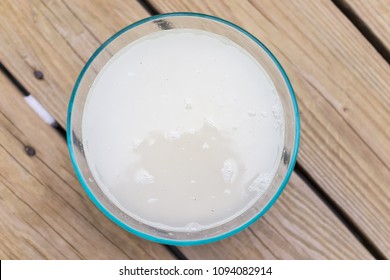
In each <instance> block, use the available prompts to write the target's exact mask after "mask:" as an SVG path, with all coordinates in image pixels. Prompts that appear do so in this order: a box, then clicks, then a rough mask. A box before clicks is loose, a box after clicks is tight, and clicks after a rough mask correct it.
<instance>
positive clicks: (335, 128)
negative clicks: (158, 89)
mask: <svg viewBox="0 0 390 280" xmlns="http://www.w3.org/2000/svg"><path fill="white" fill-rule="evenodd" d="M151 3H152V4H153V5H154V6H155V7H156V8H157V9H158V10H159V11H160V12H173V11H192V12H203V13H208V14H213V15H216V16H220V17H223V18H225V19H228V20H231V21H232V22H234V23H237V24H238V25H241V26H242V27H244V28H245V29H247V30H248V31H249V32H251V33H253V34H254V35H255V36H257V37H258V38H259V39H260V40H262V41H263V42H264V43H265V44H266V45H267V46H269V48H270V49H271V51H273V52H274V53H275V54H276V56H277V57H278V58H279V60H280V61H281V63H282V65H284V66H285V68H286V70H287V73H288V75H289V77H290V78H291V81H292V84H293V87H294V88H295V90H296V94H297V97H298V101H299V106H300V112H301V119H302V138H301V139H302V141H301V148H300V154H299V162H300V164H301V165H302V166H303V167H304V168H305V169H306V170H307V172H308V173H309V174H310V175H311V176H312V177H313V179H314V180H316V181H317V183H318V184H319V185H320V186H321V187H322V188H323V189H324V190H325V191H326V193H327V194H328V195H330V197H331V198H332V199H333V200H334V201H335V202H336V203H337V204H338V205H339V206H341V208H342V209H343V210H344V211H345V212H346V213H347V215H349V216H350V217H351V219H352V220H353V221H354V223H355V224H356V225H357V226H358V227H359V228H360V229H361V230H362V231H363V232H364V234H366V235H367V237H368V238H369V239H371V241H372V242H373V243H374V244H375V245H376V246H377V247H378V249H379V250H381V251H382V253H383V254H385V255H386V256H387V257H390V242H389V240H390V215H389V213H390V185H389V182H390V169H389V166H390V110H389V108H390V94H389V92H390V79H389V77H390V67H389V65H388V64H387V62H386V61H385V60H384V59H383V58H382V57H381V56H380V55H379V54H378V53H377V51H376V50H375V49H374V48H373V46H372V45H371V44H370V43H369V42H368V41H367V40H366V39H365V38H364V37H363V36H362V35H361V34H360V32H359V31H358V30H357V29H356V28H355V26H353V25H352V23H351V22H350V21H349V20H348V19H347V18H346V17H345V16H344V15H343V14H342V13H341V11H340V10H339V9H338V8H337V7H336V6H335V5H334V4H333V3H332V2H331V1H326V0H322V1H309V0H297V1H272V0H263V1H246V0H244V1H241V0H229V1H227V0H223V1H205V0H184V1H174V0H166V1H162V0H151Z"/></svg>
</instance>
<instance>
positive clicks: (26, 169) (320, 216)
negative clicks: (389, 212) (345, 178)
mask: <svg viewBox="0 0 390 280" xmlns="http://www.w3.org/2000/svg"><path fill="white" fill-rule="evenodd" d="M0 85H1V86H0V97H1V100H2V102H1V104H0V127H1V128H0V143H1V147H0V159H1V160H0V171H1V173H0V174H1V175H0V241H1V242H0V244H4V246H5V247H4V248H1V247H0V252H2V254H4V256H5V258H128V257H131V258H169V257H170V255H168V254H167V252H166V251H165V250H163V248H162V247H161V246H159V245H157V244H154V243H151V242H148V241H144V240H140V239H138V238H136V237H134V236H131V235H130V234H127V233H126V232H124V231H123V230H121V229H120V228H119V227H117V226H115V225H114V224H113V223H111V222H110V221H108V220H107V219H106V218H104V217H103V215H102V214H101V213H100V212H99V211H98V210H97V209H96V207H95V206H93V205H92V203H91V202H90V201H89V199H88V198H87V197H86V196H85V194H84V192H83V190H82V189H81V187H80V186H79V184H78V182H77V179H76V178H75V176H74V175H73V171H72V167H71V165H70V162H69V159H68V155H67V152H66V145H65V143H64V141H63V139H61V138H60V137H59V135H57V133H56V132H55V131H54V130H53V129H52V128H50V127H49V126H47V125H45V124H43V122H42V121H41V120H39V119H38V117H37V116H35V115H34V113H33V112H32V111H31V110H30V108H29V107H27V104H25V103H24V102H23V100H22V97H21V96H20V95H18V94H17V92H16V90H15V89H14V88H13V86H11V85H10V84H9V82H8V81H7V80H5V79H4V77H3V76H2V75H0ZM36 131H40V133H36ZM25 146H32V147H34V149H35V150H36V155H35V156H33V157H29V156H27V155H26V153H25V151H24V147H25ZM4 241H6V242H4ZM182 250H183V251H184V252H185V253H186V254H187V255H188V256H189V257H190V258H198V259H199V258H200V259H202V258H232V259H235V258H239V259H243V258H245V259H255V258H268V259H274V258H278V259H279V258H281V259H286V258H287V259H308V258H309V259H329V258H330V259H339V258H341V259H362V258H363V259H370V258H372V256H371V255H370V254H369V253H368V252H367V251H366V249H365V248H364V247H363V246H362V245H361V244H360V243H359V242H358V241H357V240H356V238H354V237H353V236H352V234H351V233H350V232H349V231H348V230H347V229H346V227H345V226H344V225H342V224H341V222H340V221H339V220H338V219H337V217H336V216H335V215H334V214H333V213H332V212H331V211H330V210H329V209H328V208H327V207H326V205H324V203H323V202H322V201H321V200H320V199H319V198H318V197H317V196H316V195H315V194H314V193H313V192H311V191H310V189H309V188H308V187H307V186H306V185H305V184H304V183H303V182H302V181H301V179H299V178H298V177H297V176H296V175H293V177H292V180H291V184H290V186H289V187H288V188H287V191H286V193H285V194H283V195H282V197H281V199H280V201H279V202H278V203H277V204H276V205H275V206H274V207H273V208H272V209H271V210H270V212H269V213H268V214H267V215H266V216H265V217H264V218H263V219H261V220H260V221H259V222H258V223H256V224H255V225H253V226H252V227H251V228H250V229H249V230H246V231H244V232H242V233H240V234H238V235H237V236H235V237H232V238H229V239H227V240H224V241H222V242H218V243H215V244H212V245H207V246H198V247H195V248H189V247H185V248H182Z"/></svg>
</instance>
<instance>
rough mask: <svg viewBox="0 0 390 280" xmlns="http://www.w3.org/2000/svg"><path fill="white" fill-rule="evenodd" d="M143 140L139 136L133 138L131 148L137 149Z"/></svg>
mask: <svg viewBox="0 0 390 280" xmlns="http://www.w3.org/2000/svg"><path fill="white" fill-rule="evenodd" d="M143 141H144V140H143V139H141V138H138V139H134V140H133V148H134V149H137V148H138V147H139V145H141V144H142V142H143Z"/></svg>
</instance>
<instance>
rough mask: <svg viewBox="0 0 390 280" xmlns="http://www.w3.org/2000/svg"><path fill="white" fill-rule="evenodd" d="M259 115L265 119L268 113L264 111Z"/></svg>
mask: <svg viewBox="0 0 390 280" xmlns="http://www.w3.org/2000/svg"><path fill="white" fill-rule="evenodd" d="M260 115H261V116H262V117H263V118H266V117H267V116H268V113H267V112H266V111H264V112H261V113H260Z"/></svg>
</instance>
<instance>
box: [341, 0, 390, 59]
mask: <svg viewBox="0 0 390 280" xmlns="http://www.w3.org/2000/svg"><path fill="white" fill-rule="evenodd" d="M340 2H341V3H342V4H344V5H346V6H347V7H348V8H349V9H351V10H352V11H353V12H354V13H355V14H356V15H357V16H358V17H359V18H360V20H362V21H363V22H364V24H365V25H367V27H368V28H369V29H370V30H371V31H372V32H373V33H374V34H375V35H376V37H377V38H378V39H379V40H380V41H381V42H382V43H383V44H384V45H385V46H386V48H387V51H389V52H390V0H370V1H367V0H341V1H340Z"/></svg>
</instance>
